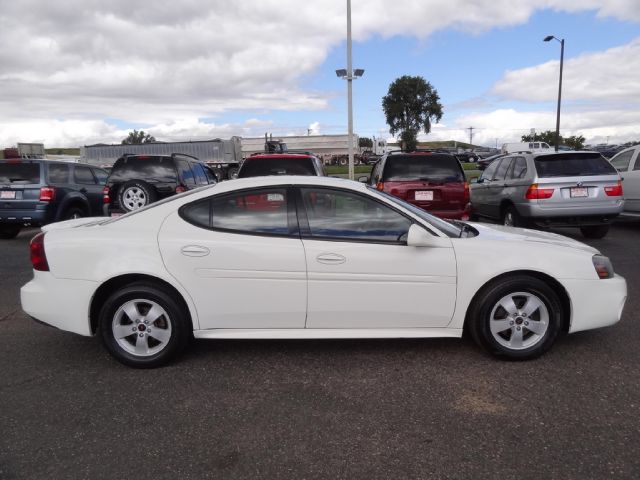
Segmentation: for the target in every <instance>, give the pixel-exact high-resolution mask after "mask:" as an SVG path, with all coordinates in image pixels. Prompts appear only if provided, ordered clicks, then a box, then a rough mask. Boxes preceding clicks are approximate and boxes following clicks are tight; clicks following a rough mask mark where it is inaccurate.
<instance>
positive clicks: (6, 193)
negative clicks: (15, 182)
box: [0, 190, 16, 198]
mask: <svg viewBox="0 0 640 480" xmlns="http://www.w3.org/2000/svg"><path fill="white" fill-rule="evenodd" d="M0 198H16V192H12V191H11V190H3V191H1V192H0Z"/></svg>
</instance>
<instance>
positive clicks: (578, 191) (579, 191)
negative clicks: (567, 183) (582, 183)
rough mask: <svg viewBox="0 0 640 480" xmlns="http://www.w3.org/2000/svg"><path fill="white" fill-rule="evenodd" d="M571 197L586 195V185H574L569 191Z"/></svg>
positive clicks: (587, 194) (587, 192)
mask: <svg viewBox="0 0 640 480" xmlns="http://www.w3.org/2000/svg"><path fill="white" fill-rule="evenodd" d="M570 194H571V198H580V197H588V196H589V191H588V190H587V187H574V188H572V189H571V191H570Z"/></svg>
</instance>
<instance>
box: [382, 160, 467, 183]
mask: <svg viewBox="0 0 640 480" xmlns="http://www.w3.org/2000/svg"><path fill="white" fill-rule="evenodd" d="M414 180H423V181H428V182H464V173H463V172H462V167H461V166H460V163H459V162H458V160H457V159H456V158H455V157H453V156H451V155H392V156H390V157H388V158H387V162H386V165H385V168H384V178H383V181H385V182H398V181H414Z"/></svg>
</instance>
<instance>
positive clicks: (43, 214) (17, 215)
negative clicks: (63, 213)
mask: <svg viewBox="0 0 640 480" xmlns="http://www.w3.org/2000/svg"><path fill="white" fill-rule="evenodd" d="M50 221H51V219H50V218H49V216H48V215H47V210H46V209H38V210H17V209H16V210H13V209H7V210H0V224H13V225H33V226H35V227H38V226H40V225H45V224H47V223H49V222H50Z"/></svg>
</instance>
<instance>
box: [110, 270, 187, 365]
mask: <svg viewBox="0 0 640 480" xmlns="http://www.w3.org/2000/svg"><path fill="white" fill-rule="evenodd" d="M147 302H148V303H147ZM131 305H134V309H135V310H133V311H135V312H137V313H138V314H139V315H140V317H139V318H137V319H132V318H131V317H129V315H127V314H126V313H124V310H123V309H122V307H124V306H127V309H129V308H130V307H131ZM154 305H155V306H159V307H160V308H161V309H162V310H164V313H162V314H161V315H159V316H158V317H157V318H155V319H153V320H150V323H149V324H147V325H145V324H144V323H143V321H141V319H142V320H144V317H145V316H146V315H147V314H148V313H149V312H150V311H151V308H149V307H151V306H154ZM155 306H154V308H156V307H155ZM145 308H146V309H147V310H146V311H145ZM153 316H155V315H153ZM129 328H131V334H130V335H128V336H125V337H120V338H119V339H116V335H115V333H114V332H115V331H117V330H121V331H123V332H125V333H126V332H128V330H129ZM192 330H193V328H192V326H191V321H190V319H189V314H188V312H187V310H186V308H185V307H184V306H183V304H182V302H181V301H180V299H179V298H176V294H175V293H173V292H171V291H169V290H168V289H166V288H163V287H161V286H157V285H153V284H149V283H142V282H139V283H133V284H131V285H128V286H126V287H123V288H121V289H119V290H117V291H116V292H114V293H113V294H112V295H111V296H110V297H109V298H108V299H107V301H106V302H105V303H104V305H102V308H101V309H100V314H99V331H100V337H101V339H102V343H103V344H104V346H105V348H106V349H107V351H108V352H109V353H110V354H111V355H112V356H113V357H114V358H115V359H116V360H118V361H119V362H121V363H123V364H125V365H128V366H130V367H134V368H156V367H159V366H162V365H164V364H166V363H167V362H169V361H170V360H171V359H173V358H174V357H175V356H176V355H178V354H179V353H180V352H182V350H183V349H184V347H185V346H186V345H187V343H188V341H189V339H190V337H191V335H192ZM160 333H161V335H158V337H156V336H155V335H156V334H160ZM159 339H162V341H160V340H159ZM138 342H140V344H141V345H140V348H141V352H140V353H137V349H138ZM145 347H146V349H145Z"/></svg>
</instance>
